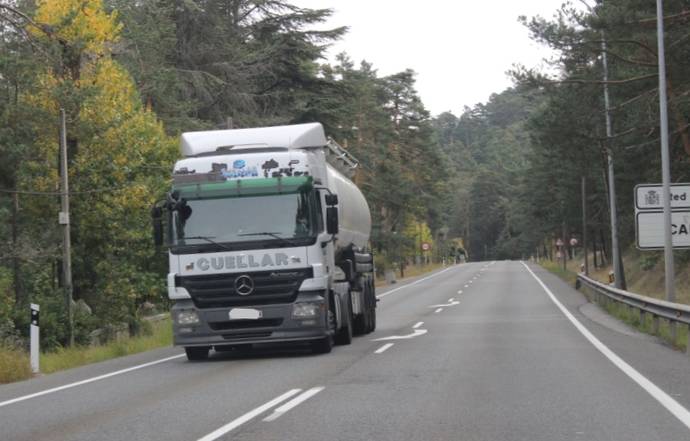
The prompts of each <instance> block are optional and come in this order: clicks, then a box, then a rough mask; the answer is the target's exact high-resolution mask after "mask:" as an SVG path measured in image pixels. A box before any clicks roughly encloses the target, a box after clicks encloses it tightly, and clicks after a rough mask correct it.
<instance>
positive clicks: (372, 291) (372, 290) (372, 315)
mask: <svg viewBox="0 0 690 441" xmlns="http://www.w3.org/2000/svg"><path fill="white" fill-rule="evenodd" d="M367 288H369V291H368V292H367V294H368V298H369V300H370V301H371V304H370V308H369V311H367V314H368V318H369V320H368V322H369V323H367V334H369V333H372V332H374V331H375V330H376V302H378V300H377V299H376V285H374V279H369V283H368V284H367Z"/></svg>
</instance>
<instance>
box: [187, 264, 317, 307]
mask: <svg viewBox="0 0 690 441" xmlns="http://www.w3.org/2000/svg"><path fill="white" fill-rule="evenodd" d="M243 276H249V277H251V279H252V281H253V283H254V290H253V291H252V292H251V293H250V294H248V295H244V296H243V295H240V294H238V293H237V292H236V291H235V281H236V280H237V279H238V278H239V277H243ZM311 277H313V276H312V269H311V268H304V269H297V270H281V271H260V272H253V273H246V274H242V273H237V274H210V275H203V276H186V277H180V276H178V277H176V279H175V285H176V286H180V287H183V288H186V289H187V291H188V292H189V295H190V296H192V300H193V301H194V305H195V306H196V307H197V308H202V309H203V308H224V307H231V306H243V305H266V304H274V303H292V302H294V301H295V298H296V297H297V290H298V289H299V287H300V285H301V284H302V282H303V281H304V280H305V279H309V278H311Z"/></svg>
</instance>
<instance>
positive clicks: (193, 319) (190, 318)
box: [177, 310, 199, 325]
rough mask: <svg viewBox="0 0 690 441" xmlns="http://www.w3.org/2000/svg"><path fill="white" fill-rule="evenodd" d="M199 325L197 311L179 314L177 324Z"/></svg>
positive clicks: (180, 312)
mask: <svg viewBox="0 0 690 441" xmlns="http://www.w3.org/2000/svg"><path fill="white" fill-rule="evenodd" d="M196 323H199V314H197V313H196V311H191V310H187V311H179V312H178V313H177V324H178V325H194V324H196Z"/></svg>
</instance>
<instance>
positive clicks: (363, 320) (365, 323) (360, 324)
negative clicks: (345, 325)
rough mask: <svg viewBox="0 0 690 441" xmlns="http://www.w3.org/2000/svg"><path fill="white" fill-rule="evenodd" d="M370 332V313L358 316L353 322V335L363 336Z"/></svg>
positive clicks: (365, 312) (366, 312)
mask: <svg viewBox="0 0 690 441" xmlns="http://www.w3.org/2000/svg"><path fill="white" fill-rule="evenodd" d="M368 330H369V311H364V312H362V313H361V314H359V315H357V316H356V317H355V318H354V320H353V321H352V334H353V335H362V334H366V333H367V331H368Z"/></svg>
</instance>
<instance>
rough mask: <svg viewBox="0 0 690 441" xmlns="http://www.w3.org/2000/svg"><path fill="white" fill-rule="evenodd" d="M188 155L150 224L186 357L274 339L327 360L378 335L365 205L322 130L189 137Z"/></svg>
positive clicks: (315, 126) (347, 160) (184, 140)
mask: <svg viewBox="0 0 690 441" xmlns="http://www.w3.org/2000/svg"><path fill="white" fill-rule="evenodd" d="M181 150H182V155H183V156H184V159H181V160H179V161H178V162H177V163H176V164H175V168H174V172H173V188H172V190H171V191H170V192H169V193H168V195H167V198H166V200H165V201H161V202H160V203H158V204H156V206H155V207H154V209H153V210H152V215H153V225H154V239H155V242H156V244H157V245H159V246H160V245H163V244H165V245H167V247H168V253H169V258H170V270H169V274H168V279H167V282H168V296H169V298H170V300H172V301H173V302H174V303H173V306H172V318H173V332H174V343H175V345H178V346H183V347H184V348H185V351H186V353H187V357H188V358H189V359H190V360H201V359H205V358H207V357H208V354H209V351H210V349H211V348H214V349H215V350H216V351H224V350H238V349H245V348H248V347H251V345H253V344H260V343H278V342H304V343H308V344H309V345H310V346H311V348H312V350H313V351H314V352H317V353H325V352H330V351H331V348H332V346H333V344H334V343H336V344H349V343H350V342H351V340H352V335H353V334H365V333H370V332H372V331H373V330H374V329H375V328H376V295H375V291H374V277H373V270H374V262H373V255H372V253H371V250H370V249H369V247H368V246H369V245H368V244H369V234H370V230H371V216H370V212H369V206H368V205H367V202H366V200H365V198H364V196H363V195H362V193H361V192H360V191H359V189H358V188H357V186H355V184H353V183H352V182H351V181H350V180H349V179H348V177H347V176H348V175H351V172H352V171H353V170H354V168H355V167H356V166H357V162H356V161H355V160H354V158H353V157H352V156H351V155H349V154H348V153H347V151H346V150H344V149H342V148H340V147H339V146H338V145H337V144H336V143H335V142H333V141H332V140H329V139H328V138H326V136H325V134H324V130H323V127H322V126H321V124H319V123H311V124H300V125H291V126H280V127H264V128H252V129H237V130H214V131H203V132H189V133H184V134H182V137H181ZM164 226H165V228H164Z"/></svg>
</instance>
